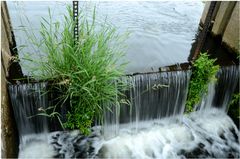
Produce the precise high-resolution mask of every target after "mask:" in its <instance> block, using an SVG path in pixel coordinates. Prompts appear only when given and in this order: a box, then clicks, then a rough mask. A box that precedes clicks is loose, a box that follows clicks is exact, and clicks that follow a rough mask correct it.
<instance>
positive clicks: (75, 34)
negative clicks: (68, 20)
mask: <svg viewBox="0 0 240 159" xmlns="http://www.w3.org/2000/svg"><path fill="white" fill-rule="evenodd" d="M73 21H74V22H75V26H74V31H73V37H74V40H75V41H74V43H75V42H76V41H78V37H79V35H78V1H73Z"/></svg>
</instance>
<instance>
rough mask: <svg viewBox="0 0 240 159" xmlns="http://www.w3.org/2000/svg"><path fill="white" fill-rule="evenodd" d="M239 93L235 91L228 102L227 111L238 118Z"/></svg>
mask: <svg viewBox="0 0 240 159" xmlns="http://www.w3.org/2000/svg"><path fill="white" fill-rule="evenodd" d="M239 101H240V93H239V92H238V93H236V94H234V95H233V98H232V100H231V102H230V104H229V111H230V113H231V114H232V116H233V118H235V119H237V118H238V119H240V108H239V107H240V103H239Z"/></svg>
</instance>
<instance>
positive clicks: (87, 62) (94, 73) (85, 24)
mask: <svg viewBox="0 0 240 159" xmlns="http://www.w3.org/2000/svg"><path fill="white" fill-rule="evenodd" d="M67 9H68V15H64V20H63V22H60V21H53V19H52V16H51V14H50V11H49V18H50V19H49V20H47V19H44V18H43V21H42V22H41V29H40V34H41V38H42V39H41V41H39V42H36V41H35V40H32V42H33V44H34V45H35V46H37V48H39V49H40V50H41V52H42V53H44V54H43V55H41V56H40V57H34V56H29V57H27V58H26V57H25V58H24V59H23V60H27V61H28V62H30V63H31V66H32V67H31V68H30V69H31V70H30V72H31V75H32V76H33V77H35V78H37V79H42V80H51V81H54V84H53V85H52V86H53V87H55V89H57V90H59V91H60V92H62V94H63V95H62V96H61V97H60V100H61V102H62V103H64V102H66V101H67V100H68V99H69V100H70V109H69V112H68V113H67V121H66V122H65V123H64V124H63V125H64V127H66V128H70V129H80V130H81V131H82V133H84V134H88V133H89V128H90V127H91V125H92V122H93V119H94V118H95V117H97V118H98V119H99V120H100V121H102V117H103V116H102V114H103V110H105V109H108V110H110V111H111V109H112V108H111V106H118V105H119V101H120V99H121V96H122V93H121V92H122V91H123V90H124V89H125V88H126V87H127V85H126V84H125V83H124V82H123V81H121V80H119V79H120V77H121V76H123V75H124V73H125V66H126V62H124V60H122V57H123V56H124V48H125V45H124V40H125V39H126V37H127V35H126V34H124V35H119V34H118V33H117V32H116V29H115V28H113V27H112V26H111V25H108V24H107V23H106V22H105V23H104V24H98V25H97V24H96V22H95V17H96V13H95V9H94V11H93V15H92V19H91V20H90V21H89V20H87V17H86V16H85V14H83V13H82V12H80V15H79V17H78V19H79V32H78V35H79V39H78V41H75V39H74V36H73V32H74V26H75V21H73V15H72V9H71V8H70V7H68V8H67ZM30 55H31V54H30ZM120 61H122V62H120ZM52 108H53V109H52V111H53V112H52V113H51V114H50V116H51V117H52V116H55V115H57V117H58V118H59V117H60V116H59V114H57V113H55V110H56V107H55V106H54V107H52Z"/></svg>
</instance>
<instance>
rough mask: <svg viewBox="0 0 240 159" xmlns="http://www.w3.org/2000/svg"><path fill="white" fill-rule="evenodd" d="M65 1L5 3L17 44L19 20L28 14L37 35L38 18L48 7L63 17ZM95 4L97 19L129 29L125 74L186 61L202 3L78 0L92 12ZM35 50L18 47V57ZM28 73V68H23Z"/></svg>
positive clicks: (22, 38) (20, 39) (22, 37)
mask: <svg viewBox="0 0 240 159" xmlns="http://www.w3.org/2000/svg"><path fill="white" fill-rule="evenodd" d="M66 4H71V2H8V7H9V12H10V16H11V20H12V25H13V28H14V31H15V36H16V41H17V45H23V44H24V45H25V44H28V40H27V38H26V36H25V35H24V33H23V32H22V31H21V30H19V26H21V25H22V24H21V20H20V19H22V18H23V17H24V16H27V17H28V19H29V21H30V23H31V25H27V24H26V23H25V22H24V21H23V24H24V25H26V26H27V27H28V28H29V29H33V30H34V33H36V35H37V36H39V35H38V31H39V26H40V20H41V17H47V16H48V7H49V8H50V9H51V10H52V11H53V14H54V18H58V19H59V18H62V16H61V14H62V13H66V8H65V6H66ZM95 4H96V6H97V21H98V22H99V23H101V22H103V21H104V19H105V17H107V20H108V21H109V22H111V23H112V24H113V25H115V26H116V27H117V29H118V30H119V32H125V31H129V32H130V33H131V34H130V37H129V39H128V40H127V44H128V48H127V56H126V58H127V60H128V61H130V63H129V65H128V67H127V73H134V72H149V71H156V70H158V68H159V67H162V66H167V65H172V64H176V63H182V62H186V61H187V57H188V55H189V52H190V49H191V44H192V42H193V39H194V36H195V34H196V31H197V27H198V23H199V20H200V17H201V14H202V11H203V7H204V4H203V3H202V2H201V1H192V2H191V1H183V2H181V1H167V2H163V1H159V2H149V1H146V2H142V1H141V2H140V1H132V2H126V1H122V2H119V1H118V2H113V1H110V2H109V1H105V2H87V3H86V2H80V6H83V5H84V6H85V7H84V8H85V9H86V11H87V12H89V13H91V11H92V9H93V6H94V5H95ZM30 51H31V52H37V51H38V50H36V48H33V47H28V48H25V49H22V50H20V53H19V54H20V57H22V56H23V55H24V53H26V52H30ZM23 71H24V73H25V74H27V70H26V69H23Z"/></svg>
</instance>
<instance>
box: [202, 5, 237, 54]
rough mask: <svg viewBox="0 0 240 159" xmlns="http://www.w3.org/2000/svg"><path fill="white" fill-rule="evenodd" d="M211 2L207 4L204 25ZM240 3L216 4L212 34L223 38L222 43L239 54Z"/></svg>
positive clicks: (203, 19)
mask: <svg viewBox="0 0 240 159" xmlns="http://www.w3.org/2000/svg"><path fill="white" fill-rule="evenodd" d="M210 3H211V1H208V2H206V4H205V8H204V11H203V14H202V17H201V23H202V24H203V23H204V21H205V19H206V16H207V12H208V9H209V6H210ZM239 4H240V2H239V1H221V2H220V1H219V2H217V4H216V7H215V11H214V14H215V15H214V16H213V17H214V18H213V26H212V30H211V32H212V34H213V35H214V36H220V37H222V42H223V43H224V44H225V45H226V47H227V48H229V49H230V50H231V51H232V50H233V51H234V52H237V53H239V37H240V36H239V18H240V17H239V7H240V6H239Z"/></svg>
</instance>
